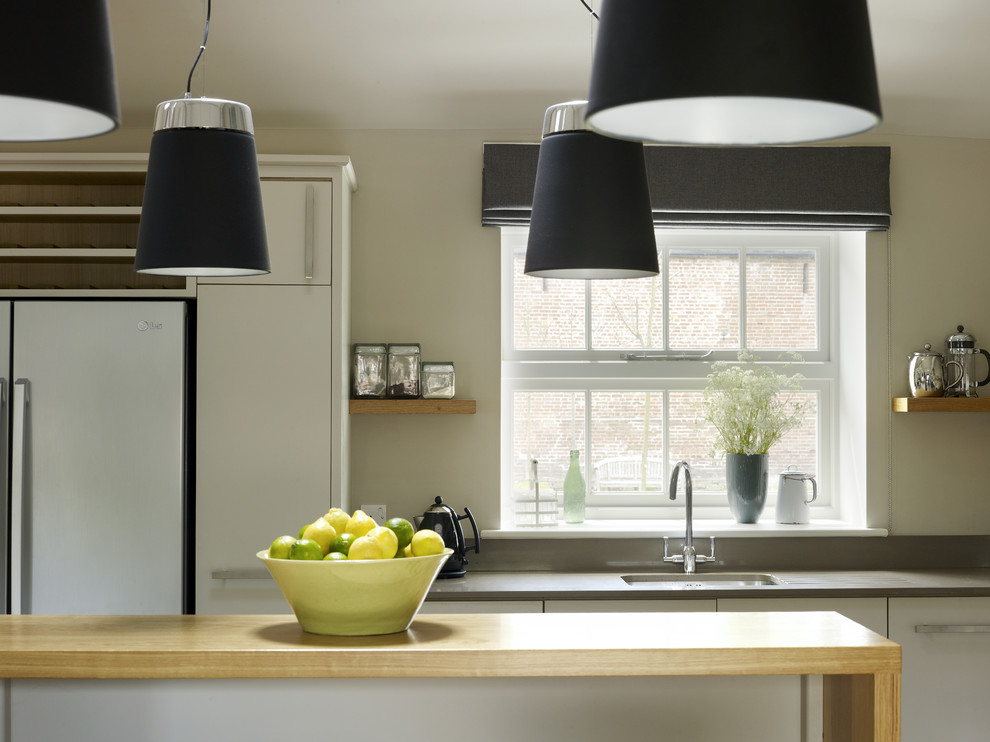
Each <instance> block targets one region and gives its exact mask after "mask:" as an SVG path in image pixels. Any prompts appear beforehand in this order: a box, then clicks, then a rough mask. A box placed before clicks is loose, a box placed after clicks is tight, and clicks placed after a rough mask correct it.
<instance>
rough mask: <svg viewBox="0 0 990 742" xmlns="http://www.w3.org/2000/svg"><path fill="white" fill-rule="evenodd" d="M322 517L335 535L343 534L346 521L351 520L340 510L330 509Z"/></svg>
mask: <svg viewBox="0 0 990 742" xmlns="http://www.w3.org/2000/svg"><path fill="white" fill-rule="evenodd" d="M323 517H324V518H325V519H326V521H327V523H329V524H330V525H332V526H333V530H335V531H336V532H337V533H343V532H344V530H345V529H346V528H347V521H349V520H350V519H351V516H350V515H348V514H347V513H346V512H344V511H343V510H341V509H340V508H330V509H329V510H328V511H327V514H326V515H324V516H323Z"/></svg>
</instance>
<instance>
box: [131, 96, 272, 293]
mask: <svg viewBox="0 0 990 742" xmlns="http://www.w3.org/2000/svg"><path fill="white" fill-rule="evenodd" d="M134 267H135V270H136V271H137V272H138V273H155V274H163V275H172V276H243V275H258V274H262V273H268V272H269V271H270V270H271V266H270V264H269V260H268V240H267V237H266V233H265V218H264V210H263V208H262V203H261V182H260V179H259V173H258V155H257V151H256V150H255V144H254V128H253V126H252V122H251V110H250V109H249V108H248V107H247V106H246V105H244V104H243V103H237V102H236V101H228V100H221V99H217V98H185V99H179V100H170V101H165V102H164V103H160V104H159V105H158V109H157V111H156V113H155V131H154V133H153V134H152V137H151V150H150V152H149V155H148V174H147V178H146V181H145V187H144V202H143V205H142V207H141V222H140V225H139V228H138V241H137V254H136V256H135V259H134Z"/></svg>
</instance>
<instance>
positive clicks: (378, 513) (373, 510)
mask: <svg viewBox="0 0 990 742" xmlns="http://www.w3.org/2000/svg"><path fill="white" fill-rule="evenodd" d="M361 509H362V510H363V511H364V512H366V513H367V514H368V515H370V516H371V517H372V518H374V520H375V523H377V524H378V525H382V524H383V523H384V522H385V521H386V520H388V517H387V516H386V515H385V506H384V505H362V506H361Z"/></svg>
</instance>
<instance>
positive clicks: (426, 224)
mask: <svg viewBox="0 0 990 742" xmlns="http://www.w3.org/2000/svg"><path fill="white" fill-rule="evenodd" d="M537 137H538V133H537V132H536V130H535V129H534V131H533V132H510V133H504V132H503V133H499V132H484V131H455V132H438V131H426V132H402V131H261V132H259V134H258V149H259V151H260V152H265V153H296V154H304V153H313V154H346V155H350V156H351V158H352V159H353V161H354V167H355V170H356V172H357V176H358V192H357V194H355V198H354V209H353V254H352V275H351V284H352V307H351V334H352V339H353V340H355V341H384V342H390V341H418V342H420V343H422V345H423V351H424V358H426V359H433V360H452V361H454V362H455V363H456V365H457V392H458V396H462V397H469V398H473V399H476V400H477V401H478V414H477V415H474V416H463V417H462V416H438V417H429V416H424V417H419V416H409V417H406V416H401V417H391V416H384V417H374V416H369V417H354V418H352V420H351V467H352V471H351V476H350V481H351V502H352V503H360V502H376V503H378V502H383V503H385V504H387V505H388V508H389V512H390V514H395V515H405V516H411V515H414V514H418V513H421V512H422V511H423V510H425V509H426V507H427V506H428V505H429V504H430V502H431V500H432V498H433V496H435V495H437V494H440V495H443V496H444V498H445V499H446V500H448V501H449V502H450V504H451V505H453V506H454V507H455V508H456V509H458V510H461V509H462V508H463V507H464V506H465V505H468V506H470V507H471V509H472V511H473V512H474V513H475V515H476V516H477V518H478V520H479V525H480V526H481V527H485V528H491V527H494V526H495V525H496V524H497V522H498V513H499V506H498V483H499V463H498V451H499V445H500V440H499V273H498V271H499V260H498V243H499V236H498V231H497V230H494V229H489V228H483V227H481V226H480V201H481V166H482V143H483V142H485V141H536V140H537ZM149 139H150V134H149V133H148V132H147V131H144V130H125V131H122V132H117V133H115V134H113V135H110V136H107V137H103V138H100V139H95V140H88V141H85V142H74V143H72V142H70V143H60V144H57V145H47V146H40V145H31V146H21V147H12V146H8V147H6V149H11V150H13V149H18V150H20V151H26V150H31V151H42V150H62V151H71V150H86V151H90V152H98V151H142V150H144V149H145V148H146V147H147V143H148V141H149ZM845 143H852V144H889V145H890V146H891V147H892V163H891V192H892V198H893V211H894V217H893V223H892V230H891V235H890V334H889V348H888V353H889V367H890V372H889V373H890V380H889V394H894V395H903V394H905V393H906V392H907V370H906V369H907V358H906V356H907V354H908V353H909V352H910V351H912V350H915V349H918V348H920V347H921V346H922V344H923V343H925V342H930V343H931V344H932V345H933V347H936V348H939V347H940V346H941V344H942V343H943V341H944V338H945V336H946V335H948V334H950V332H952V331H953V330H954V328H955V326H956V325H957V324H960V323H962V324H965V325H966V328H967V330H968V331H970V332H972V333H973V334H974V335H975V336H976V338H977V341H978V342H981V341H982V342H984V343H986V344H987V345H988V346H990V294H988V288H990V287H988V285H987V284H988V277H990V140H966V139H940V138H928V137H904V136H896V137H881V136H868V137H860V138H858V139H856V140H852V141H850V142H845ZM871 249H873V248H871ZM466 279H470V280H466ZM985 394H986V395H990V387H988V391H987V392H985ZM885 396H887V395H885ZM879 407H880V406H879V405H878V406H877V409H879ZM883 409H884V410H886V409H889V404H887V403H885V404H884V405H883ZM876 417H878V418H879V417H880V415H879V414H878V415H876ZM875 422H876V423H877V424H879V425H880V426H882V428H883V429H887V427H888V421H887V419H885V418H884V419H878V420H875ZM889 435H890V450H891V456H890V461H889V462H888V460H887V457H886V456H883V455H882V452H881V455H880V456H870V457H869V466H870V467H871V468H873V469H874V470H876V468H877V467H880V471H881V472H883V471H885V470H886V468H887V467H888V465H889V466H890V482H891V493H890V501H889V509H890V521H891V527H892V531H893V532H894V533H898V534H990V486H988V482H990V455H988V454H990V414H979V413H976V414H965V413H917V414H898V415H890V416H889ZM879 479H880V480H881V481H882V480H884V479H885V477H880V478H879ZM887 500H888V495H887V493H886V492H873V493H871V506H870V512H871V513H879V514H880V515H879V517H880V518H883V514H884V513H885V512H886V510H887ZM871 520H872V521H873V524H875V525H885V523H883V522H876V517H874V516H871Z"/></svg>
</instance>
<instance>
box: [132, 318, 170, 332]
mask: <svg viewBox="0 0 990 742" xmlns="http://www.w3.org/2000/svg"><path fill="white" fill-rule="evenodd" d="M164 327H165V323H164V322H149V321H148V320H146V319H143V320H141V321H140V322H138V323H137V328H138V330H140V331H141V332H144V331H145V330H161V329H163V328H164Z"/></svg>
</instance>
